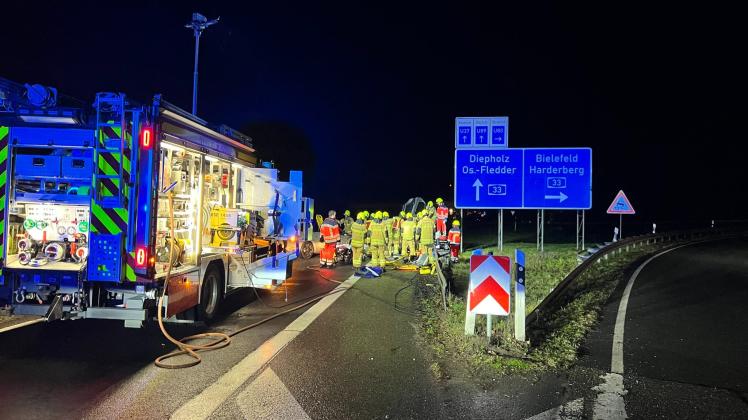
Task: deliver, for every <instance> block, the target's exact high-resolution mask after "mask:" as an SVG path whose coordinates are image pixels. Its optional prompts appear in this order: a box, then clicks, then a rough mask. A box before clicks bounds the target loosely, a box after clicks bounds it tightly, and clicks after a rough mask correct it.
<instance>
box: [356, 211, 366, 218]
mask: <svg viewBox="0 0 748 420" xmlns="http://www.w3.org/2000/svg"><path fill="white" fill-rule="evenodd" d="M365 219H366V216H364V212H361V211H360V212H358V214H356V220H365Z"/></svg>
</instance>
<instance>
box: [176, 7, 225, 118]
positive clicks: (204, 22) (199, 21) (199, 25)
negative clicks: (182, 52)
mask: <svg viewBox="0 0 748 420" xmlns="http://www.w3.org/2000/svg"><path fill="white" fill-rule="evenodd" d="M220 19H221V17H220V16H219V17H217V18H215V19H213V20H208V18H206V17H205V16H203V15H201V14H200V13H193V14H192V22H190V23H188V24H186V25H184V27H185V28H187V29H192V31H193V33H194V34H195V73H194V76H193V79H192V115H197V57H198V54H199V53H200V35H202V33H203V31H204V30H205V29H207V28H208V26H211V25H215V24H216V23H218V21H219V20H220Z"/></svg>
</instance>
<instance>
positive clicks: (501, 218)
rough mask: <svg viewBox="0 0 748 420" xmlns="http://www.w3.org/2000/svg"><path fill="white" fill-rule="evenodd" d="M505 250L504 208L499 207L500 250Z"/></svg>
mask: <svg viewBox="0 0 748 420" xmlns="http://www.w3.org/2000/svg"><path fill="white" fill-rule="evenodd" d="M503 250H504V209H499V251H503Z"/></svg>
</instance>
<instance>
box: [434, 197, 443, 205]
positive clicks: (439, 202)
mask: <svg viewBox="0 0 748 420" xmlns="http://www.w3.org/2000/svg"><path fill="white" fill-rule="evenodd" d="M443 202H444V200H442V198H441V197H439V198H437V199H436V204H441V203H443Z"/></svg>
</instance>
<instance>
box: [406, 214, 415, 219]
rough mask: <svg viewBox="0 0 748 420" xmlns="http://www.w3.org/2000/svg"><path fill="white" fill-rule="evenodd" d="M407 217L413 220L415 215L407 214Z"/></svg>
mask: <svg viewBox="0 0 748 420" xmlns="http://www.w3.org/2000/svg"><path fill="white" fill-rule="evenodd" d="M405 217H407V218H408V219H412V218H413V213H407V214H406V215H405Z"/></svg>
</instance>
